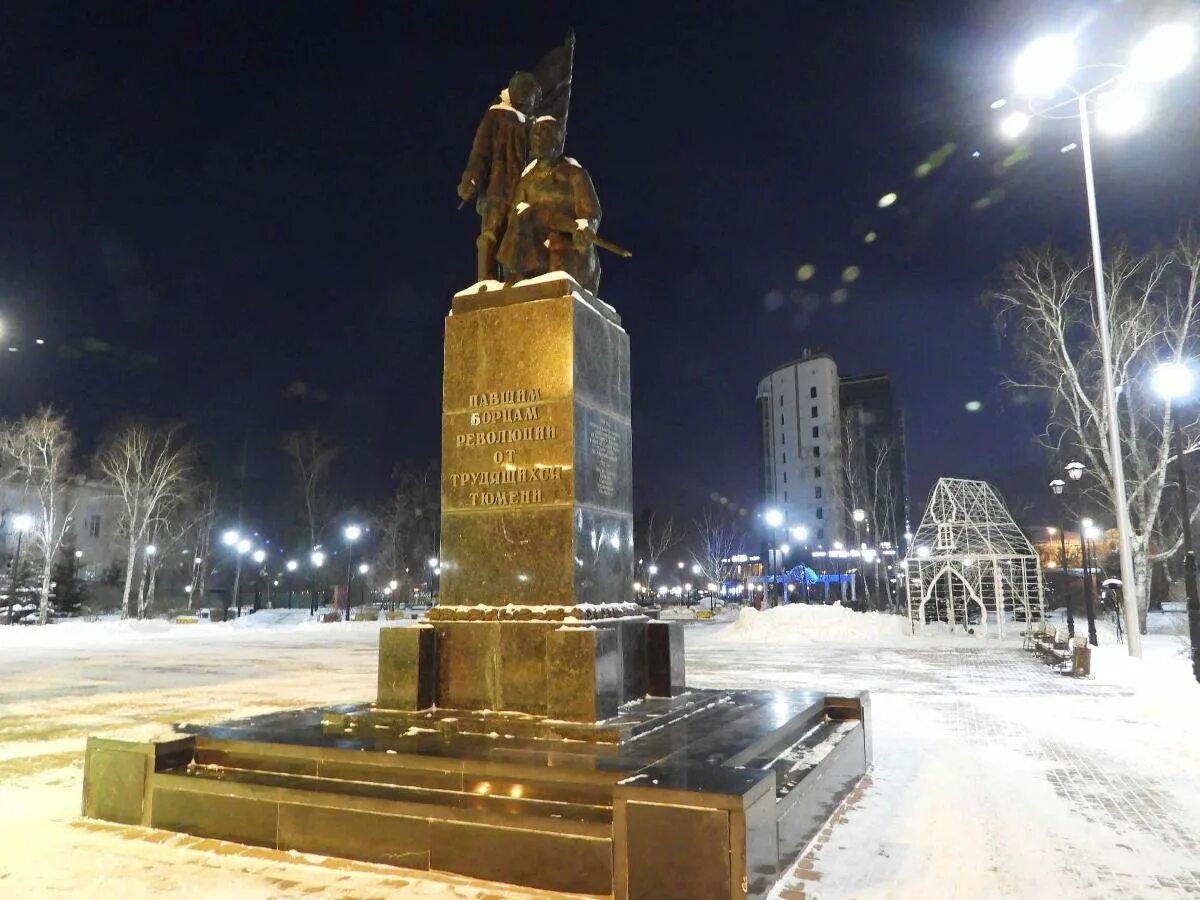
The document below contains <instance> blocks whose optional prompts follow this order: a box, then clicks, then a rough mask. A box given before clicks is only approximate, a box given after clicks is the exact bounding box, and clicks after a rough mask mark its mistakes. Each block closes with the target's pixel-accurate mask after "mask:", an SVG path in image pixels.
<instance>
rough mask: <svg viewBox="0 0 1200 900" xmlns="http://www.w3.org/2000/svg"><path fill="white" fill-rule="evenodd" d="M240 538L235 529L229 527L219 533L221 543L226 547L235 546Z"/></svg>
mask: <svg viewBox="0 0 1200 900" xmlns="http://www.w3.org/2000/svg"><path fill="white" fill-rule="evenodd" d="M241 539H242V536H241V535H240V534H238V533H237V531H236V530H234V529H232V528H230V529H229V530H228V531H226V532H223V533H222V534H221V543H222V544H224V545H225V546H226V547H236V546H237V542H238V541H240V540H241Z"/></svg>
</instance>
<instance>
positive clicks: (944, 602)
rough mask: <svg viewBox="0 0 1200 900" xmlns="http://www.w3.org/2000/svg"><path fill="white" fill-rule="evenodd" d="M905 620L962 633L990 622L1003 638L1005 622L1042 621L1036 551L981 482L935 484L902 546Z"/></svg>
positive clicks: (956, 480)
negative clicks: (961, 627) (957, 627)
mask: <svg viewBox="0 0 1200 900" xmlns="http://www.w3.org/2000/svg"><path fill="white" fill-rule="evenodd" d="M909 547H910V553H909V557H908V560H907V561H906V563H905V565H906V567H907V569H908V577H907V579H906V583H907V594H908V617H909V619H911V620H912V624H913V631H914V633H915V632H916V630H917V626H918V625H921V624H924V623H926V622H932V621H943V622H947V623H949V624H950V625H951V627H953V626H955V625H956V624H959V623H960V622H961V623H962V624H963V625H964V626H967V627H970V625H971V623H973V622H975V621H978V624H979V628H980V629H981V630H982V632H983V633H984V634H987V633H988V631H989V629H988V625H989V618H990V620H991V623H992V625H993V632H994V634H995V636H996V637H1000V638H1002V637H1004V633H1005V627H1006V625H1007V619H1008V616H1009V615H1010V614H1011V615H1012V616H1013V617H1014V618H1015V619H1021V618H1023V619H1024V621H1025V622H1039V621H1042V619H1043V618H1044V617H1045V608H1044V602H1043V594H1042V570H1041V565H1040V563H1039V561H1038V555H1037V552H1036V551H1035V550H1034V549H1033V545H1032V544H1031V543H1030V542H1029V539H1028V538H1027V537H1025V534H1024V533H1023V532H1022V531H1021V529H1020V528H1018V527H1017V523H1016V522H1014V521H1013V518H1012V516H1011V515H1010V514H1009V512H1008V508H1007V507H1005V505H1004V501H1002V500H1001V499H1000V495H999V494H997V493H996V489H995V488H993V487H992V486H991V485H990V484H988V483H987V482H986V481H968V480H966V479H963V478H939V479H938V482H937V484H936V485H934V488H933V493H932V494H931V495H930V497H929V504H928V505H927V506H926V507H925V514H924V515H923V516H922V517H921V524H920V526H919V527H918V528H917V532H916V534H915V535H914V536H913V539H912V541H911V542H910V544H909Z"/></svg>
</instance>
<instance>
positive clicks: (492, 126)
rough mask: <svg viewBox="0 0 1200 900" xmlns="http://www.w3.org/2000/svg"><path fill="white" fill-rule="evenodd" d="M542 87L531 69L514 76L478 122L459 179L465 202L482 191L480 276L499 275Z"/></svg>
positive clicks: (479, 209)
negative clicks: (498, 262)
mask: <svg viewBox="0 0 1200 900" xmlns="http://www.w3.org/2000/svg"><path fill="white" fill-rule="evenodd" d="M541 95H542V92H541V87H540V86H539V84H538V81H537V79H536V78H535V77H534V76H533V75H532V74H530V73H529V72H517V73H516V74H515V75H513V77H512V78H511V79H510V80H509V83H508V88H507V90H505V91H503V92H501V94H500V99H499V101H498V102H497V103H494V104H493V105H492V106H491V108H490V109H488V111H487V112H486V113H484V116H483V120H482V121H481V122H480V123H479V128H478V129H476V131H475V142H474V143H473V144H472V145H471V156H470V158H469V159H468V160H467V168H466V170H465V171H464V172H463V175H462V180H461V181H459V184H458V196H459V198H460V199H461V200H462V201H463V202H464V203H466V202H467V201H468V200H470V199H471V198H472V197H477V198H478V199H477V200H476V202H475V209H476V211H477V212H478V213H479V217H480V229H479V239H478V241H477V242H476V246H477V247H478V256H477V268H478V275H479V280H480V281H483V280H484V279H487V278H495V277H496V276H497V274H498V273H497V271H496V251H497V248H498V247H499V246H500V242H501V240H502V239H503V238H504V228H505V224H506V222H507V219H508V211H509V209H510V208H511V207H512V197H513V191H514V189H515V188H516V185H517V180H518V179H519V178H520V177H521V170H522V169H524V168H525V163H526V162H527V161H528V154H529V151H528V147H529V140H528V135H529V116H530V115H531V114H532V113H533V111H534V110H535V109H536V108H537V106H538V103H539V102H540V101H541Z"/></svg>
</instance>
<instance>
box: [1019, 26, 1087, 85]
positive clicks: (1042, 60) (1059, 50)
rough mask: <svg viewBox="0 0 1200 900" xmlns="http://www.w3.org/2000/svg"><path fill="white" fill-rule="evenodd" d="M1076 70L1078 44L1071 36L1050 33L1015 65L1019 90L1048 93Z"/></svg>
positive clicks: (1026, 50)
mask: <svg viewBox="0 0 1200 900" xmlns="http://www.w3.org/2000/svg"><path fill="white" fill-rule="evenodd" d="M1074 70H1075V44H1074V43H1073V42H1072V40H1071V39H1070V38H1069V37H1065V36H1062V35H1047V36H1046V37H1040V38H1038V39H1037V40H1035V41H1033V42H1032V43H1030V44H1029V45H1028V46H1027V47H1026V48H1025V49H1024V50H1022V51H1021V55H1020V56H1018V57H1017V64H1016V66H1015V67H1014V68H1013V79H1014V81H1015V82H1016V88H1017V91H1018V92H1019V93H1021V94H1025V95H1027V96H1030V97H1046V96H1049V95H1051V94H1053V93H1054V92H1055V91H1057V90H1058V89H1059V88H1061V87H1062V86H1063V85H1064V84H1066V82H1067V79H1068V78H1070V77H1071V74H1072V73H1073V72H1074Z"/></svg>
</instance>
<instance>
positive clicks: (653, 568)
mask: <svg viewBox="0 0 1200 900" xmlns="http://www.w3.org/2000/svg"><path fill="white" fill-rule="evenodd" d="M646 571H647V572H649V573H650V574H651V575H657V574H658V566H650V567H649V568H647V569H646Z"/></svg>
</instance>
